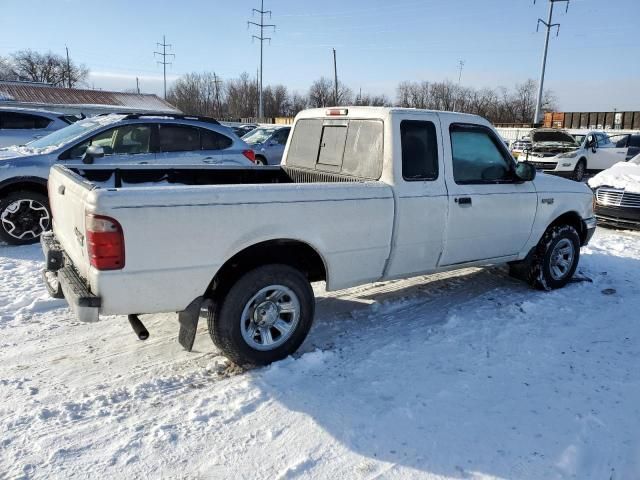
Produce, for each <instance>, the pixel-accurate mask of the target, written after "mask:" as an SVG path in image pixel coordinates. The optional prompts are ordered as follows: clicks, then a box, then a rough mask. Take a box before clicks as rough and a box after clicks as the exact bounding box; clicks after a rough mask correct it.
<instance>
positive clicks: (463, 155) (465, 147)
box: [450, 124, 514, 184]
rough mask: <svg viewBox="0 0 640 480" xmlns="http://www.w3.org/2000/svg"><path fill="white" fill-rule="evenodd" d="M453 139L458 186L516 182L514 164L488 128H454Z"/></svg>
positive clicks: (452, 126)
mask: <svg viewBox="0 0 640 480" xmlns="http://www.w3.org/2000/svg"><path fill="white" fill-rule="evenodd" d="M450 136H451V156H452V159H453V178H454V180H455V182H456V183H457V184H482V183H500V182H509V181H513V179H514V176H513V161H512V160H511V157H510V156H509V155H508V154H507V153H506V151H505V149H504V148H503V146H502V145H500V141H499V140H498V139H497V138H496V136H495V135H494V134H493V132H491V131H490V130H489V129H488V128H485V127H481V126H479V125H460V124H454V125H451V127H450Z"/></svg>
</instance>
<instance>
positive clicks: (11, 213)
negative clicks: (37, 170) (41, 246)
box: [0, 190, 51, 245]
mask: <svg viewBox="0 0 640 480" xmlns="http://www.w3.org/2000/svg"><path fill="white" fill-rule="evenodd" d="M50 226H51V212H50V210H49V201H48V199H47V197H46V196H45V195H42V194H41V193H37V192H32V191H28V190H21V191H17V192H12V193H10V194H8V195H7V196H5V197H3V198H1V199H0V240H4V241H5V242H7V243H9V244H11V245H26V244H29V243H35V242H37V241H38V240H39V239H40V235H41V234H42V233H43V232H45V231H46V230H48V229H49V227H50Z"/></svg>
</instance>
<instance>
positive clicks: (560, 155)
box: [518, 128, 627, 182]
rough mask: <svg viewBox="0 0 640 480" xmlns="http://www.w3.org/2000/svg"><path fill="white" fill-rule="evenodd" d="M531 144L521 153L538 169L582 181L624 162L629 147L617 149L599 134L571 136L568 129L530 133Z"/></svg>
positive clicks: (520, 157)
mask: <svg viewBox="0 0 640 480" xmlns="http://www.w3.org/2000/svg"><path fill="white" fill-rule="evenodd" d="M531 141H532V145H531V147H530V148H529V150H527V151H525V152H524V153H522V154H520V156H519V157H518V161H520V162H522V161H526V162H529V163H531V164H532V165H533V166H535V167H536V168H537V169H538V170H542V171H543V172H545V173H551V174H553V175H559V176H562V177H567V178H571V179H573V180H576V181H578V182H581V181H582V180H583V179H584V177H585V175H586V174H587V173H597V172H600V171H602V170H605V169H607V168H609V167H611V166H612V165H614V164H615V163H617V162H619V161H621V160H624V159H625V157H626V155H627V148H618V147H616V144H615V143H613V142H612V141H611V140H610V139H609V136H608V135H607V134H606V133H604V132H600V131H591V132H588V133H586V134H584V135H575V136H573V135H571V134H569V133H568V132H567V131H565V130H559V129H553V128H539V129H536V130H533V131H532V132H531Z"/></svg>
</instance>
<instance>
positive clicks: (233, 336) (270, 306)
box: [208, 265, 315, 366]
mask: <svg viewBox="0 0 640 480" xmlns="http://www.w3.org/2000/svg"><path fill="white" fill-rule="evenodd" d="M314 309H315V305H314V297H313V290H312V289H311V285H310V284H309V281H308V280H307V278H306V277H305V276H304V275H303V274H302V272H300V271H299V270H296V269H294V268H292V267H289V266H287V265H267V266H264V267H259V268H256V269H255V270H252V271H250V272H248V273H246V274H244V275H243V276H242V277H240V279H239V280H238V281H237V282H236V283H235V284H234V285H233V286H231V288H230V289H229V291H228V293H227V294H226V295H225V297H224V298H223V299H222V300H221V301H219V302H217V303H216V306H215V307H214V308H212V309H211V310H210V312H209V317H208V326H209V334H210V335H211V339H212V340H213V343H215V344H216V346H217V347H218V348H220V350H222V352H223V353H224V355H226V356H227V357H228V358H229V359H230V360H232V361H233V362H235V363H236V364H238V365H240V366H254V365H266V364H269V363H271V362H275V361H277V360H281V359H283V358H285V357H287V356H289V355H291V354H292V353H293V352H295V351H296V350H297V349H298V347H299V346H300V345H301V344H302V342H303V341H304V339H305V338H306V336H307V333H309V329H310V328H311V324H312V323H313V315H314Z"/></svg>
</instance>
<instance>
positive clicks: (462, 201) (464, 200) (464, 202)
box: [453, 197, 471, 206]
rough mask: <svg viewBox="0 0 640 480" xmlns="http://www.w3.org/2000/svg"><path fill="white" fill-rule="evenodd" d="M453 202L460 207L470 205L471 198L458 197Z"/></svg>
mask: <svg viewBox="0 0 640 480" xmlns="http://www.w3.org/2000/svg"><path fill="white" fill-rule="evenodd" d="M453 201H454V202H456V203H457V204H458V205H460V206H463V205H471V197H458V198H455V199H454V200H453Z"/></svg>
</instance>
